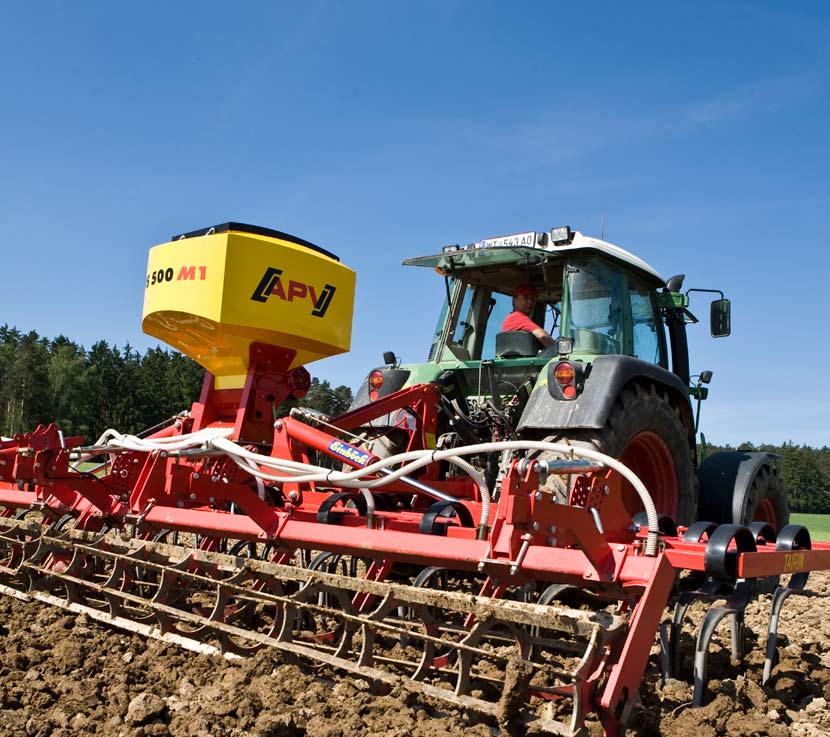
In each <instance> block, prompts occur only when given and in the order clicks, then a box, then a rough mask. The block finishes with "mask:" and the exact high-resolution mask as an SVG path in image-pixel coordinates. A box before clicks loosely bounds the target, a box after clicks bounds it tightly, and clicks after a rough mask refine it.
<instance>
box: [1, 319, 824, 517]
mask: <svg viewBox="0 0 830 737" xmlns="http://www.w3.org/2000/svg"><path fill="white" fill-rule="evenodd" d="M203 377H204V369H202V368H201V367H200V366H199V365H198V364H196V363H195V362H194V361H192V360H191V359H190V358H188V357H187V356H183V355H182V354H180V353H177V352H176V351H172V350H166V349H164V348H150V349H148V350H147V351H146V352H145V353H144V354H143V355H142V354H141V353H139V351H137V350H136V349H135V348H133V347H132V346H130V345H129V344H127V345H125V346H123V347H122V348H118V347H116V346H114V345H109V344H108V343H106V342H105V341H98V342H97V343H95V344H94V345H93V346H92V347H91V348H90V349H89V350H86V349H85V348H84V347H83V346H80V345H78V344H77V343H75V342H73V341H71V340H70V339H69V338H66V337H64V336H58V337H57V338H54V339H51V340H50V339H48V338H43V337H40V336H39V335H38V334H37V333H36V332H34V331H32V332H28V333H23V332H21V331H19V330H17V329H16V328H14V327H10V326H9V325H3V326H2V327H0V435H3V436H6V437H10V436H12V435H14V434H15V433H19V432H25V431H27V430H32V429H34V428H35V427H36V426H37V425H38V424H39V423H44V424H46V423H49V422H52V421H55V422H57V423H58V425H59V426H60V428H61V429H62V430H63V432H64V434H66V435H67V436H71V435H82V436H84V438H86V439H87V440H88V441H93V440H94V439H96V438H97V437H98V436H99V435H100V434H101V433H102V432H103V431H104V430H105V429H107V428H110V427H112V428H115V429H117V430H119V431H120V432H130V433H135V432H138V431H140V430H142V429H144V428H147V427H150V426H152V425H155V424H156V423H158V422H161V421H163V420H165V419H167V418H169V417H172V416H173V415H175V414H178V413H179V412H181V411H183V410H186V409H189V408H190V405H191V403H192V402H193V401H194V399H196V398H197V397H198V395H199V390H200V388H201V386H202V379H203ZM351 401H352V392H351V389H349V387H347V386H338V387H332V386H331V385H330V384H329V382H328V381H320V380H319V379H317V378H313V379H312V383H311V389H310V390H309V393H308V394H307V395H306V397H305V398H304V399H303V400H301V401H300V402H299V404H301V405H302V406H306V407H312V408H314V409H317V410H320V411H321V412H324V413H325V414H328V415H338V414H340V413H342V412H345V411H346V409H347V408H348V407H349V404H350V403H351ZM286 409H287V408H285V407H284V408H283V413H284V412H285V411H286ZM736 449H739V450H762V451H768V452H771V453H777V454H779V455H781V456H782V457H783V461H782V464H781V473H782V476H783V478H784V483H785V485H786V488H787V491H788V492H789V496H790V506H791V508H792V510H793V511H796V512H808V513H815V514H827V513H830V447H827V446H824V447H823V448H811V447H808V446H804V445H795V444H793V443H791V442H784V443H783V444H781V445H760V446H758V445H752V444H751V443H743V444H740V445H736V446H723V447H714V446H701V447H699V449H698V454H699V456H700V457H701V458H702V457H705V455H706V454H707V453H712V452H714V451H716V450H736Z"/></svg>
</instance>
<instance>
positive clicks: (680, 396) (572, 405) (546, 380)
mask: <svg viewBox="0 0 830 737" xmlns="http://www.w3.org/2000/svg"><path fill="white" fill-rule="evenodd" d="M557 363H558V362H557V361H551V362H550V363H549V364H548V367H547V369H546V370H544V371H542V373H541V374H540V375H539V380H538V381H537V382H536V386H535V387H534V389H533V392H532V393H531V395H530V399H528V402H527V406H526V407H525V411H524V412H523V413H522V419H521V421H520V422H519V428H518V429H519V431H523V430H529V429H531V430H562V429H590V430H598V429H600V428H603V427H605V423H606V422H607V420H608V415H609V414H610V413H611V409H612V407H613V406H614V402H615V401H616V399H617V397H618V396H619V394H620V392H621V391H622V389H623V387H624V386H626V384H629V383H631V382H633V381H637V380H640V379H643V380H646V381H648V382H649V383H652V384H654V385H656V386H658V387H663V388H664V389H665V390H667V391H668V392H669V393H670V394H671V396H672V397H673V398H674V400H675V403H676V405H677V406H678V407H679V409H680V414H681V417H682V419H683V423H684V424H685V425H686V427H687V428H688V429H689V436H690V438H693V437H694V422H693V420H692V409H691V404H690V403H689V393H688V388H687V387H686V385H685V384H683V382H682V381H681V380H680V379H679V378H678V377H677V376H675V375H674V374H673V373H672V372H671V371H667V370H666V369H664V368H661V367H660V366H655V365H654V364H653V363H648V362H646V361H641V360H640V359H639V358H632V357H631V356H597V358H596V359H595V360H594V361H593V362H592V363H591V364H590V365H586V371H585V379H584V382H583V386H582V391H581V392H580V393H579V395H578V396H577V397H576V398H575V399H572V400H567V399H563V398H561V396H560V394H559V392H558V391H556V389H555V388H554V386H553V385H554V384H555V382H554V380H553V376H552V373H553V370H554V368H555V367H556V364H557Z"/></svg>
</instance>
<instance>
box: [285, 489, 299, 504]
mask: <svg viewBox="0 0 830 737" xmlns="http://www.w3.org/2000/svg"><path fill="white" fill-rule="evenodd" d="M288 498H289V499H290V500H291V501H292V502H296V501H297V499H299V498H300V495H299V494H298V493H297V492H296V491H289V492H288Z"/></svg>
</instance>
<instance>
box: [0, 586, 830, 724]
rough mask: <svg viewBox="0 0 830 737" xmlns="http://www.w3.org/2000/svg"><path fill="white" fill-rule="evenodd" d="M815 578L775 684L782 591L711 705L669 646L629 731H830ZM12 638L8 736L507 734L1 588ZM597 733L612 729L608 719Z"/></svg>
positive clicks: (718, 661) (828, 625) (720, 656)
mask: <svg viewBox="0 0 830 737" xmlns="http://www.w3.org/2000/svg"><path fill="white" fill-rule="evenodd" d="M811 588H812V590H813V591H814V592H816V593H814V594H810V595H808V596H796V597H791V598H790V599H788V600H787V602H786V604H785V606H784V612H783V615H782V623H781V634H782V638H781V639H782V642H781V650H780V652H781V660H780V663H779V664H778V666H777V667H776V668H775V669H774V671H773V677H772V678H771V680H770V682H769V683H768V684H767V685H766V686H761V670H762V665H763V649H762V648H763V646H764V641H765V637H766V625H767V617H768V612H769V601H770V597H769V596H768V595H767V596H762V597H761V598H760V599H759V600H758V601H756V602H753V603H752V604H751V605H750V607H749V608H748V609H747V627H748V636H749V639H750V642H751V643H752V644H753V649H752V650H751V651H750V652H749V653H748V655H747V657H746V659H745V662H744V663H743V664H742V666H740V667H734V666H733V665H732V664H730V662H729V653H728V650H726V649H724V648H723V647H721V645H720V640H719V639H718V638H719V637H720V636H721V635H723V638H724V641H725V642H726V641H727V640H726V638H727V634H728V627H727V625H724V626H723V627H722V628H721V629H720V630H719V631H718V635H717V636H716V639H715V642H713V646H712V652H713V655H712V657H711V659H710V676H711V680H710V689H709V693H708V695H707V699H706V703H705V705H704V706H703V707H702V708H699V709H693V708H691V706H690V702H691V697H692V689H691V686H690V685H688V684H687V683H685V682H681V681H671V682H669V683H667V684H666V685H662V684H661V680H660V672H659V660H658V656H657V649H656V648H655V649H654V651H653V657H652V659H651V663H650V666H649V669H648V672H647V675H646V682H645V683H644V685H643V688H642V690H641V699H642V701H641V704H640V705H639V706H638V707H637V709H636V711H635V713H634V716H633V719H632V722H631V725H630V730H629V732H628V734H632V735H644V736H652V735H672V736H675V735H676V736H677V737H679V736H680V735H684V736H686V735H693V736H694V737H710V736H713V735H732V736H733V737H740V736H743V735H746V736H749V735H753V736H754V735H769V736H770V737H786V736H787V735H793V736H794V737H814V736H815V737H818V736H819V735H828V734H830V705H829V704H828V702H830V647H828V646H829V645H830V598H829V597H828V593H830V574H823V575H814V576H813V578H812V579H811ZM701 611H702V609H700V608H698V609H697V610H696V611H695V612H693V616H695V617H697V618H698V619H699V617H700V612H701ZM687 633H688V636H687V639H686V640H685V641H684V645H685V649H684V660H685V666H686V672H685V673H684V674H683V675H684V676H686V677H690V670H691V649H692V641H691V639H690V638H691V627H690V628H689V630H687ZM0 643H2V645H1V646H0V737H6V736H7V735H8V736H11V735H14V737H21V736H23V735H26V736H28V737H47V736H51V737H74V736H76V735H79V736H83V735H107V736H110V735H111V736H113V737H115V736H123V737H151V736H153V737H168V736H170V737H209V736H213V737H244V736H247V735H256V736H257V737H301V736H302V735H308V736H309V737H340V735H344V736H346V735H377V736H378V737H379V736H380V735H390V736H392V737H404V736H406V735H413V736H415V737H432V736H433V735H434V736H435V737H437V736H438V735H452V736H458V737H460V736H461V735H465V737H466V736H470V737H475V736H479V737H491V735H492V736H495V735H499V734H500V731H499V729H498V727H496V726H492V725H488V724H484V723H481V722H479V721H478V720H477V719H476V718H474V717H470V716H468V715H466V714H464V713H463V712H461V711H453V710H452V709H450V708H441V709H440V710H439V708H437V707H436V705H434V704H432V705H426V704H422V703H419V702H418V701H417V700H416V699H415V698H414V697H413V696H412V695H410V694H402V693H396V692H394V691H393V692H392V693H391V694H387V695H380V694H378V693H376V692H374V691H373V689H372V687H371V686H370V684H368V683H366V682H365V681H362V680H359V679H354V678H335V677H333V674H332V673H330V672H328V671H327V670H326V669H325V668H314V667H311V666H309V665H304V666H298V665H296V664H290V663H286V662H282V661H280V660H279V658H278V656H277V655H276V654H275V653H274V652H268V653H260V654H259V655H258V656H257V657H256V658H254V659H252V660H249V661H244V662H242V663H241V664H240V663H239V662H237V663H231V662H228V661H225V660H223V659H221V658H218V657H210V656H206V655H195V654H193V653H191V652H186V651H183V650H179V649H177V648H176V647H173V646H170V645H166V644H162V643H159V642H155V641H145V640H143V639H141V638H139V637H137V636H133V635H130V634H126V633H124V632H121V631H118V630H111V629H107V628H106V627H104V626H101V625H98V624H97V623H95V622H91V621H89V620H88V619H87V618H86V617H85V616H84V615H80V616H75V615H69V614H67V613H65V612H64V611H62V610H59V609H54V608H50V607H48V606H46V605H43V604H37V603H24V602H21V601H18V600H16V599H11V598H7V597H2V598H0ZM591 733H592V735H593V734H599V730H598V727H597V725H591Z"/></svg>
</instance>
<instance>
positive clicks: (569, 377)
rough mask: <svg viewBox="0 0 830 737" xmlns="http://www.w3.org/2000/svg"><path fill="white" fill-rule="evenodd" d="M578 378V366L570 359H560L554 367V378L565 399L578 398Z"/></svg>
mask: <svg viewBox="0 0 830 737" xmlns="http://www.w3.org/2000/svg"><path fill="white" fill-rule="evenodd" d="M576 378H577V376H576V367H575V366H574V365H573V364H572V363H571V362H570V361H560V362H559V363H557V364H556V366H555V367H554V369H553V380H554V381H555V382H556V385H557V387H558V388H559V391H560V392H561V397H564V398H565V399H575V398H576V394H577V390H576Z"/></svg>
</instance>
